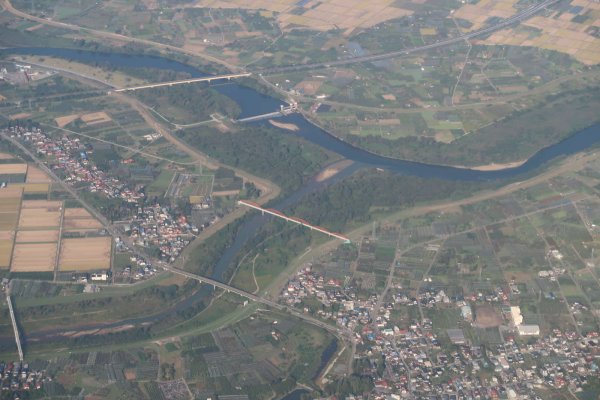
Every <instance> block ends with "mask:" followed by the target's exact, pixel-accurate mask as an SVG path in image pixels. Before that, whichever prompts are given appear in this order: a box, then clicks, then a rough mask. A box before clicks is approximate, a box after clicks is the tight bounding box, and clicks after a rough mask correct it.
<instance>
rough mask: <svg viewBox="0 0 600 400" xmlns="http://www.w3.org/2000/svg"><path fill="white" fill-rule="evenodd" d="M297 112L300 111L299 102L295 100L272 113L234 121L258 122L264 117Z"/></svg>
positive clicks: (283, 115)
mask: <svg viewBox="0 0 600 400" xmlns="http://www.w3.org/2000/svg"><path fill="white" fill-rule="evenodd" d="M296 112H298V104H297V103H295V102H293V103H292V104H290V105H289V106H287V107H284V106H283V105H282V106H281V107H280V109H279V111H274V112H272V113H267V114H261V115H255V116H253V117H246V118H240V119H238V120H236V121H234V122H256V121H262V120H263V119H269V118H278V117H285V116H286V115H290V114H294V113H296Z"/></svg>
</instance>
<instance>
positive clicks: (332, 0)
mask: <svg viewBox="0 0 600 400" xmlns="http://www.w3.org/2000/svg"><path fill="white" fill-rule="evenodd" d="M407 2H408V3H410V2H412V3H415V4H420V3H421V1H420V0H412V1H407ZM297 3H298V1H297V0H278V1H272V0H199V1H198V2H197V3H196V7H209V8H245V9H252V10H261V12H262V13H263V15H265V14H264V12H265V11H266V12H271V13H277V14H275V15H274V16H275V17H276V18H277V20H278V22H279V24H280V25H281V27H282V28H283V29H286V28H287V29H291V28H294V27H298V26H299V27H304V28H309V29H314V30H320V31H324V30H329V29H343V30H344V31H345V34H347V35H349V34H350V33H352V32H353V31H354V30H355V29H358V28H369V27H372V26H375V25H377V24H379V23H381V22H384V21H388V20H390V19H394V18H399V17H402V16H405V15H411V14H412V13H413V12H412V11H411V10H408V9H404V8H401V6H399V5H398V4H399V2H398V1H396V0H373V1H364V0H309V1H308V2H307V3H306V4H305V5H304V6H303V7H302V8H303V10H302V12H301V13H300V14H299V15H298V13H297V12H296V10H297V8H298V7H297V6H296V4H297Z"/></svg>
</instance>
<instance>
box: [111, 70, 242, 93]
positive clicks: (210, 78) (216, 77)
mask: <svg viewBox="0 0 600 400" xmlns="http://www.w3.org/2000/svg"><path fill="white" fill-rule="evenodd" d="M250 75H252V74H251V73H249V72H248V73H243V74H229V75H212V76H204V77H202V78H192V79H182V80H180V81H170V82H161V83H149V84H147V85H140V86H131V87H126V88H121V89H114V90H111V92H117V93H118V92H133V91H135V90H141V89H152V88H157V87H162V86H175V85H183V84H186V83H197V82H209V83H210V82H212V81H218V80H222V79H227V80H230V79H234V78H243V77H247V76H250ZM109 93H110V92H109Z"/></svg>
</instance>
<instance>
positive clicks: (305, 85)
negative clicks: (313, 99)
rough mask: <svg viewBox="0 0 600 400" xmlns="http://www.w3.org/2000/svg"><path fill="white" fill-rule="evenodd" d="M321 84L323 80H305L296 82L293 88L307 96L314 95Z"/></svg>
mask: <svg viewBox="0 0 600 400" xmlns="http://www.w3.org/2000/svg"><path fill="white" fill-rule="evenodd" d="M321 86H323V81H317V80H305V81H302V82H300V83H298V84H297V85H296V86H294V88H295V89H296V90H299V91H301V92H303V93H304V94H305V95H307V96H314V95H315V94H317V91H318V90H319V89H320V88H321Z"/></svg>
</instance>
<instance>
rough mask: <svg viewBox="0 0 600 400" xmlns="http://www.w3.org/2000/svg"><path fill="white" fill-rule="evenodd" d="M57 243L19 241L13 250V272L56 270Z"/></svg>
mask: <svg viewBox="0 0 600 400" xmlns="http://www.w3.org/2000/svg"><path fill="white" fill-rule="evenodd" d="M56 250H57V244H56V243H17V244H16V245H15V247H14V250H13V259H12V264H11V268H10V270H11V272H50V271H54V265H55V260H56Z"/></svg>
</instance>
